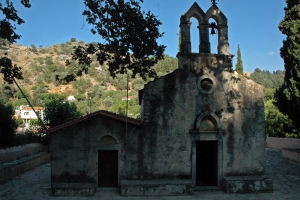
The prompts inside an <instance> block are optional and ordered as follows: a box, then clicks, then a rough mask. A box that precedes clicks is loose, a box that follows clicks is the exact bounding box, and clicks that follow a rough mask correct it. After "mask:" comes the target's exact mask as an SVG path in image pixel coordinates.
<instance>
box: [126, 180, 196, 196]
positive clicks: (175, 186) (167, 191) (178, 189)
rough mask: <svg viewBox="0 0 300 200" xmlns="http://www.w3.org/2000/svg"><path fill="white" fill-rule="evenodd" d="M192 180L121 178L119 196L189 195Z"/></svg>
mask: <svg viewBox="0 0 300 200" xmlns="http://www.w3.org/2000/svg"><path fill="white" fill-rule="evenodd" d="M193 191H194V181H193V180H187V179H184V180H123V181H121V196H158V195H159V196H164V195H191V194H193Z"/></svg>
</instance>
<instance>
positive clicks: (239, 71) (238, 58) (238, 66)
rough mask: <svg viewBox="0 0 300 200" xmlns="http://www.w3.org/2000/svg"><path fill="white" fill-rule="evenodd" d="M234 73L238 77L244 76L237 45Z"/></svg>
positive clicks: (239, 50)
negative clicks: (237, 74) (238, 75)
mask: <svg viewBox="0 0 300 200" xmlns="http://www.w3.org/2000/svg"><path fill="white" fill-rule="evenodd" d="M235 71H236V72H237V73H239V74H240V75H244V67H243V61H242V54H241V49H240V45H238V50H237V62H236V65H235Z"/></svg>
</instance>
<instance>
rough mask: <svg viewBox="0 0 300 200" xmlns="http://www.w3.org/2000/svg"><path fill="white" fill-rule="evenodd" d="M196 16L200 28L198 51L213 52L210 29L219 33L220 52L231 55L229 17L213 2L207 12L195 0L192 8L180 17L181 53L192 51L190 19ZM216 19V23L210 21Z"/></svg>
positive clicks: (213, 32)
mask: <svg viewBox="0 0 300 200" xmlns="http://www.w3.org/2000/svg"><path fill="white" fill-rule="evenodd" d="M191 17H194V18H196V20H197V21H198V26H197V28H198V29H199V38H200V40H199V41H200V44H199V52H198V53H211V50H210V49H211V48H210V42H209V29H210V28H211V34H215V33H216V32H215V31H216V30H217V34H218V53H217V54H220V55H230V49H229V43H228V26H227V18H226V17H225V15H224V14H223V13H222V11H221V10H220V9H219V8H218V7H217V6H216V5H215V4H213V5H212V6H211V7H210V8H209V9H208V11H207V12H206V13H204V12H203V10H202V9H201V8H200V7H199V5H198V4H197V3H196V2H195V3H194V4H193V5H192V6H191V8H190V9H189V10H188V11H187V12H186V13H185V14H183V15H182V16H181V18H180V26H179V27H180V41H179V43H180V44H179V53H181V54H188V53H192V52H191V37H190V25H191V22H190V19H191ZM211 18H212V19H214V20H215V21H216V23H209V19H211Z"/></svg>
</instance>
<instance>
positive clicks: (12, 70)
mask: <svg viewBox="0 0 300 200" xmlns="http://www.w3.org/2000/svg"><path fill="white" fill-rule="evenodd" d="M20 2H21V4H23V5H24V6H25V7H27V8H30V6H31V5H30V0H20ZM0 10H1V11H2V16H3V17H4V19H2V20H0V38H2V39H3V40H6V41H8V42H9V43H14V42H16V40H18V39H20V37H21V35H18V34H17V33H16V32H15V30H16V26H15V24H13V23H17V24H18V25H20V24H23V23H24V22H25V21H24V20H23V19H22V18H20V17H19V16H18V13H17V10H16V9H15V8H14V5H13V3H12V2H11V1H10V0H6V1H5V4H2V3H0ZM0 73H2V74H3V75H4V77H3V79H4V80H5V81H6V82H8V83H13V78H14V77H15V78H17V79H22V72H21V67H18V66H17V65H13V64H12V61H11V59H9V58H7V57H6V56H3V57H0Z"/></svg>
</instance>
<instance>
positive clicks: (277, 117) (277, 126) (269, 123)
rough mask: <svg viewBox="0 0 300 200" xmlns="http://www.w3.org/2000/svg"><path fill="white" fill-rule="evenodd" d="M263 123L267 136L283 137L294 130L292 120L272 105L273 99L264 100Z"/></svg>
mask: <svg viewBox="0 0 300 200" xmlns="http://www.w3.org/2000/svg"><path fill="white" fill-rule="evenodd" d="M265 123H266V135H267V136H269V137H285V136H286V135H289V134H290V133H292V132H294V126H293V124H292V121H291V120H290V119H289V118H288V116H286V115H284V114H282V113H281V112H280V111H279V110H278V109H277V108H276V106H274V104H273V100H268V101H266V102H265Z"/></svg>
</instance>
